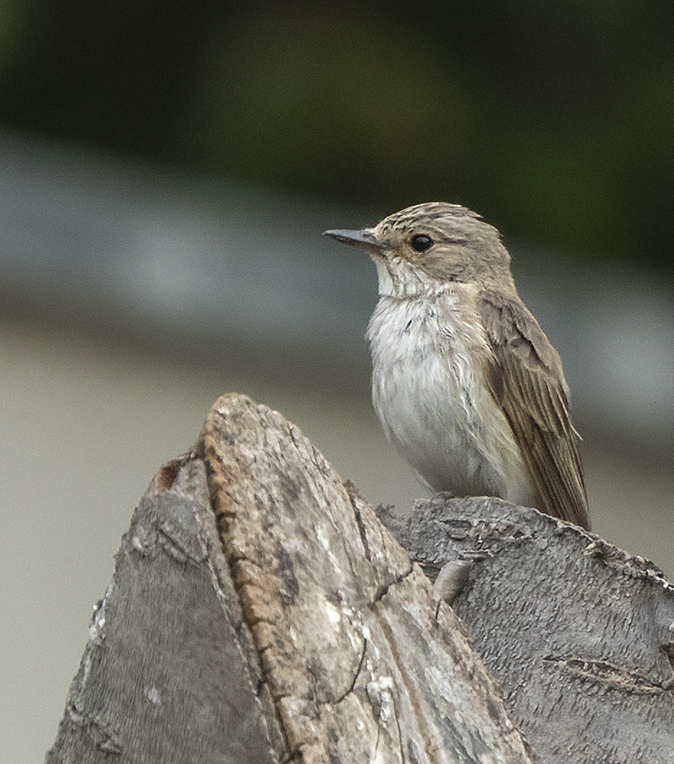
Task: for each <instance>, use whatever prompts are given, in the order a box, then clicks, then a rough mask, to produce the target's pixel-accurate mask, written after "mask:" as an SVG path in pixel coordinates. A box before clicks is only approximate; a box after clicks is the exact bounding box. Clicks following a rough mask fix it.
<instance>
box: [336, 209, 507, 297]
mask: <svg viewBox="0 0 674 764" xmlns="http://www.w3.org/2000/svg"><path fill="white" fill-rule="evenodd" d="M325 235H326V236H330V237H332V238H333V239H336V240H337V241H341V242H343V243H345V244H351V245H353V246H359V247H362V248H364V249H366V250H367V251H368V252H369V253H370V256H371V257H372V259H373V260H374V262H375V265H376V266H377V272H378V274H379V291H380V294H386V295H390V296H392V297H408V296H412V295H415V294H423V293H428V292H437V291H439V290H441V289H444V288H446V287H447V285H448V284H451V283H452V282H459V283H465V284H476V285H479V286H482V287H486V288H498V289H499V290H501V291H504V290H506V291H509V289H510V288H511V287H512V288H513V289H514V284H513V280H512V275H511V272H510V255H509V254H508V251H507V250H506V248H505V247H504V246H503V243H502V242H501V237H500V235H499V232H498V231H497V230H496V228H494V227H493V226H491V225H489V224H488V223H485V222H484V221H483V220H482V218H481V217H480V215H478V214H477V213H475V212H471V211H470V210H468V209H466V208H465V207H461V206H460V205H458V204H448V203H446V202H427V203H425V204H417V205H414V206H413V207H407V208H406V209H404V210H401V211H400V212H394V213H393V214H392V215H389V216H388V217H385V218H384V219H383V220H381V221H380V222H379V223H377V225H376V226H374V228H364V229H362V230H355V231H351V230H330V231H325Z"/></svg>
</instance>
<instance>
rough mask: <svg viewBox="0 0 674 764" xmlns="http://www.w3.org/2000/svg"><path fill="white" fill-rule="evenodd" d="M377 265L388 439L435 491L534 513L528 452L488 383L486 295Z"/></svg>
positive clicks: (381, 407)
mask: <svg viewBox="0 0 674 764" xmlns="http://www.w3.org/2000/svg"><path fill="white" fill-rule="evenodd" d="M378 260H379V258H377V259H376V261H378ZM377 265H378V270H379V277H380V295H381V296H380V299H379V302H378V304H377V306H376V308H375V311H374V313H373V314H372V317H371V319H370V323H369V326H368V332H367V338H368V341H369V343H370V351H371V355H372V401H373V404H374V408H375V410H376V412H377V415H378V416H379V418H380V420H381V423H382V426H383V428H384V431H385V432H386V435H387V437H388V438H389V440H390V441H391V442H392V443H393V444H394V446H395V447H396V448H397V450H398V451H399V452H400V454H401V455H402V456H403V457H404V458H405V459H407V461H409V462H410V463H411V464H412V466H413V467H414V468H415V470H416V471H417V473H418V475H419V476H420V477H421V479H422V481H423V482H424V483H426V485H428V486H429V487H430V488H432V489H433V490H436V491H439V490H444V491H451V492H452V493H454V494H455V495H457V496H479V495H487V496H501V497H502V498H505V499H507V500H508V501H512V502H513V503H516V504H520V505H524V506H532V505H533V503H534V490H533V487H532V483H531V480H530V478H529V475H528V472H527V470H526V467H525V466H524V463H523V460H522V457H521V454H520V451H519V448H518V446H517V444H516V442H515V439H514V437H513V434H512V431H511V429H510V427H509V425H508V422H507V420H506V419H505V417H504V415H503V414H502V412H501V411H500V409H499V407H498V406H497V404H496V402H495V401H494V400H493V398H492V397H491V395H490V393H489V391H488V388H487V386H486V384H485V380H484V371H483V369H484V365H485V362H486V360H487V359H488V357H489V353H490V350H489V346H488V343H487V341H486V338H485V336H484V330H483V328H482V323H481V321H480V319H479V316H478V315H477V309H476V307H475V306H476V299H475V295H476V288H475V287H474V286H471V285H466V284H455V283H451V282H446V283H444V284H443V283H441V282H438V281H437V280H433V283H432V284H429V283H428V282H429V281H430V279H428V277H425V276H424V275H423V274H421V276H420V277H419V276H418V274H419V271H418V269H413V268H412V267H411V266H409V265H408V267H407V268H404V270H403V271H402V272H401V271H400V269H398V268H395V269H392V268H389V267H386V265H385V264H384V263H382V264H381V265H380V264H379V263H377ZM382 276H383V278H382ZM405 295H407V296H405Z"/></svg>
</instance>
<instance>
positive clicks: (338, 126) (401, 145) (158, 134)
mask: <svg viewBox="0 0 674 764" xmlns="http://www.w3.org/2000/svg"><path fill="white" fill-rule="evenodd" d="M0 21H5V22H6V23H5V25H4V28H3V30H2V33H1V34H0V120H2V122H3V123H4V124H5V125H7V126H11V127H13V128H16V129H20V130H26V131H30V132H38V133H41V134H44V135H50V136H57V137H59V138H62V139H66V140H69V141H73V142H77V143H82V144H85V145H88V146H91V147H95V148H97V149H99V150H103V151H106V152H114V153H120V154H125V155H131V156H137V157H142V158H144V159H149V160H152V161H158V162H161V163H168V164H172V165H174V166H177V167H180V168H182V169H189V168H197V169H199V170H201V171H203V170H206V171H208V172H212V173H216V174H221V175H224V176H228V177H232V178H236V179H240V180H245V181H251V182H255V183H260V184H265V185H268V186H272V187H275V188H279V189H284V190H288V191H292V192H293V193H296V194H301V195H303V196H306V197H314V198H319V199H322V200H331V201H345V202H348V203H349V204H352V205H353V204H362V205H366V206H368V207H372V208H377V209H381V210H383V211H392V210H394V209H396V208H399V207H401V206H404V205H407V204H411V203H415V202H419V201H425V200H430V199H445V200H448V201H455V202H460V203H463V204H466V205H468V206H470V207H473V208H474V209H476V210H478V211H480V212H482V213H483V214H484V215H485V216H486V217H487V218H488V219H489V220H490V221H492V222H494V223H495V224H496V225H498V226H499V228H501V230H503V231H504V232H506V233H507V234H508V236H509V237H519V238H521V239H526V240H529V241H531V242H539V243H544V244H546V245H549V246H554V247H557V248H559V249H562V250H566V251H569V252H575V253H577V254H578V255H579V256H595V257H604V258H614V259H626V258H631V259H635V260H638V261H639V262H643V263H650V264H651V265H656V266H660V267H662V268H665V269H669V270H670V271H674V258H673V257H672V255H671V248H672V241H673V240H674V226H673V225H672V219H673V216H672V210H674V2H673V1H672V0H611V1H610V2H609V1H608V0H563V1H562V0H548V1H547V2H542V0H449V1H447V0H445V1H443V2H440V1H439V0H425V2H424V1H422V2H415V3H412V2H399V3H395V2H391V1H390V0H389V1H388V2H377V1H376V0H361V1H360V2H348V1H347V0H345V1H343V2H340V3H334V2H329V1H328V2H323V3H320V4H318V3H316V4H312V3H309V2H304V3H302V2H283V1H282V0H281V1H280V2H256V1H255V0H251V1H250V2H248V3H234V2H226V1H221V2H215V1H214V0H189V1H188V0H164V1H163V2H158V1H157V0H108V2H104V3H92V2H90V0H59V1H58V2H56V1H55V0H24V2H22V3H18V2H14V3H12V2H7V0H4V2H3V3H2V4H0Z"/></svg>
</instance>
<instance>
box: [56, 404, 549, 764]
mask: <svg viewBox="0 0 674 764" xmlns="http://www.w3.org/2000/svg"><path fill="white" fill-rule="evenodd" d="M459 596H461V595H459ZM535 760H536V759H535V757H534V756H533V755H530V754H529V753H528V752H527V747H526V744H525V742H524V741H523V738H522V736H521V735H520V732H519V731H518V730H517V729H516V728H515V727H514V726H513V724H512V722H511V721H510V719H509V718H508V715H507V713H506V711H505V708H504V705H503V702H502V700H501V698H500V696H499V692H498V689H497V687H496V685H495V683H494V682H493V680H492V679H491V678H490V676H489V675H488V674H487V671H486V670H485V668H484V665H483V663H482V660H481V659H480V657H479V656H478V655H477V654H476V653H475V651H474V650H473V648H472V647H471V645H470V644H469V642H468V641H467V639H466V637H465V635H464V631H463V628H462V626H461V624H460V622H459V620H458V619H457V617H456V616H455V614H454V613H453V612H452V609H451V608H450V607H449V606H448V605H447V604H446V603H445V602H443V601H441V600H440V599H439V598H438V596H437V594H436V593H435V590H434V589H433V588H432V586H431V584H430V582H429V580H428V579H427V578H426V577H425V576H424V574H423V573H422V571H421V569H420V568H419V567H418V566H417V565H416V564H412V563H411V562H410V559H409V555H408V554H407V553H406V552H405V550H404V549H403V548H402V547H401V546H400V545H399V544H398V543H397V542H396V540H395V539H394V538H393V536H392V535H391V533H390V532H389V531H388V530H387V529H386V528H385V527H384V526H383V525H382V524H381V523H380V522H379V520H378V519H377V517H376V516H375V514H374V512H373V511H372V509H371V508H370V507H369V506H368V505H367V503H366V502H365V501H363V500H362V499H361V498H360V497H359V496H358V493H357V492H356V491H355V489H354V488H353V487H351V486H350V485H348V484H347V485H344V484H342V482H341V479H340V477H339V476H338V475H337V474H336V473H335V472H334V470H332V468H331V467H330V466H329V464H328V463H327V462H326V461H325V459H324V458H323V456H322V455H321V454H320V453H319V452H318V451H317V450H316V449H315V448H314V447H313V446H312V445H311V443H310V442H309V441H308V440H307V439H306V438H304V437H303V436H302V434H301V433H300V431H299V430H298V429H297V428H296V427H295V426H293V425H292V424H290V423H288V422H287V421H286V420H285V419H283V417H282V416H281V415H280V414H278V413H277V412H274V411H271V410H270V409H268V408H266V407H264V406H257V405H255V404H254V403H253V402H252V401H250V399H248V398H246V397H245V396H241V395H237V394H232V395H228V396H223V397H222V398H220V399H219V400H218V401H217V402H216V403H215V405H214V406H213V408H212V409H211V411H210V413H209V416H208V419H207V421H206V424H205V427H204V430H203V432H202V434H201V436H200V438H199V441H198V443H197V445H196V447H195V449H194V450H193V451H192V452H191V453H190V454H187V455H184V456H183V457H181V458H180V459H178V460H176V461H175V462H173V463H170V464H169V465H166V466H165V467H164V468H163V469H162V470H161V471H160V472H159V474H158V475H157V476H156V478H155V479H154V480H153V482H152V483H151V485H150V487H149V489H148V491H147V493H146V495H145V496H144V497H143V498H142V500H141V502H140V504H139V506H138V508H137V510H136V512H135V514H134V517H133V519H132V523H131V527H130V529H129V531H128V532H127V534H126V535H125V537H124V539H123V542H122V546H121V548H120V551H119V553H118V555H117V564H116V569H115V574H114V578H113V582H112V584H111V585H110V587H109V589H108V591H107V593H106V595H105V597H104V598H103V600H102V601H101V603H99V606H98V608H97V610H96V613H95V616H94V619H93V621H92V626H91V638H90V641H89V644H88V645H87V648H86V651H85V654H84V657H83V659H82V663H81V665H80V670H79V672H78V674H77V676H76V677H75V679H74V680H73V683H72V686H71V688H70V691H69V694H68V698H67V702H66V710H65V714H64V717H63V720H62V722H61V726H60V728H59V731H58V735H57V739H56V743H55V745H54V747H53V748H52V750H51V751H50V752H49V753H48V754H47V762H49V764H56V762H78V763H79V762H82V763H83V764H88V763H90V762H91V763H94V762H103V761H105V762H111V761H114V762H120V763H126V762H143V763H147V764H150V763H154V762H164V763H166V762H200V763H202V762H218V763H219V764H220V763H223V764H224V763H225V762H227V763H228V762H242V763H243V764H245V763H246V762H251V763H252V762H256V763H257V762H259V763H260V764H264V762H283V761H296V762H306V763H307V764H308V763H309V762H311V763H314V762H321V763H323V762H325V764H337V763H338V762H340V763H342V764H349V763H350V762H359V763H360V762H363V763H366V762H377V763H378V764H388V763H389V762H401V763H402V762H406V763H408V764H423V763H425V762H428V763H429V764H431V763H432V764H436V763H438V764H439V763H440V762H448V763H449V762H457V763H460V764H464V763H465V764H468V763H470V764H478V763H479V764H491V763H493V764H509V763H511V762H512V763H513V764H514V763H518V764H519V763H522V764H524V763H525V762H533V761H535Z"/></svg>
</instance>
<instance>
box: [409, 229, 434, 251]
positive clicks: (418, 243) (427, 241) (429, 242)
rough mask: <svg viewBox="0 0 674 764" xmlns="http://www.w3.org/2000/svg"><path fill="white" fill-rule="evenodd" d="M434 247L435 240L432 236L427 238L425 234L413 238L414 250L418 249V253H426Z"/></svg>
mask: <svg viewBox="0 0 674 764" xmlns="http://www.w3.org/2000/svg"><path fill="white" fill-rule="evenodd" d="M432 246H433V239H431V237H430V236H426V234H425V233H418V234H417V235H416V236H413V237H412V249H416V251H417V252H425V251H426V250H427V249H428V248H429V247H432Z"/></svg>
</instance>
